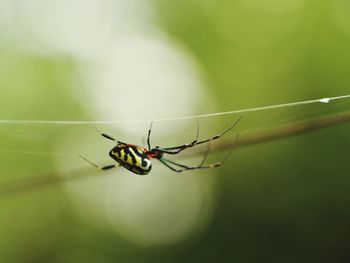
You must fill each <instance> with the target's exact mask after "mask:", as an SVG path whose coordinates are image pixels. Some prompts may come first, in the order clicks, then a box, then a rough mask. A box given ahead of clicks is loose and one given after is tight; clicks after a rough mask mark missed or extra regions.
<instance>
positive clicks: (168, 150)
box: [156, 119, 199, 154]
mask: <svg viewBox="0 0 350 263" xmlns="http://www.w3.org/2000/svg"><path fill="white" fill-rule="evenodd" d="M198 137H199V123H198V119H197V131H196V137H195V139H194V140H193V141H192V142H190V143H186V144H182V145H178V146H172V147H165V148H156V150H157V151H159V152H162V153H168V154H177V153H179V152H181V151H183V150H185V149H186V148H189V147H192V146H194V145H196V143H197V141H198ZM174 150H175V151H174Z"/></svg>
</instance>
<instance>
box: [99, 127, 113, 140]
mask: <svg viewBox="0 0 350 263" xmlns="http://www.w3.org/2000/svg"><path fill="white" fill-rule="evenodd" d="M93 127H94V128H95V130H96V131H97V132H98V133H99V134H101V136H103V137H105V138H106V139H108V140H111V141H116V139H114V138H113V137H112V136H110V135H108V134H106V133H103V132H101V131H100V130H99V129H97V127H96V126H93Z"/></svg>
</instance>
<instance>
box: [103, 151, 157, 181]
mask: <svg viewBox="0 0 350 263" xmlns="http://www.w3.org/2000/svg"><path fill="white" fill-rule="evenodd" d="M109 156H111V157H112V158H113V159H114V160H116V161H117V162H118V163H119V164H120V165H121V166H123V167H125V168H126V169H128V170H129V171H131V172H133V173H135V174H139V175H146V174H148V173H149V172H150V171H151V169H152V163H151V160H150V159H149V158H148V157H147V155H146V153H145V150H144V149H143V148H142V147H140V146H137V145H124V144H118V145H117V146H116V147H114V148H113V149H112V150H111V151H110V152H109Z"/></svg>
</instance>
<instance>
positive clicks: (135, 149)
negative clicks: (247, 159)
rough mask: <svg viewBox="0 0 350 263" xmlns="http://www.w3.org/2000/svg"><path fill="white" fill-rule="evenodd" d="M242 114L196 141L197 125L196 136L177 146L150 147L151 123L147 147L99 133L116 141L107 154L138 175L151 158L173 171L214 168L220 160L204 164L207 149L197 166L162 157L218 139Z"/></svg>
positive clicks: (144, 172) (143, 173) (146, 170)
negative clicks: (218, 130) (217, 130)
mask: <svg viewBox="0 0 350 263" xmlns="http://www.w3.org/2000/svg"><path fill="white" fill-rule="evenodd" d="M241 118H242V116H241V117H239V118H238V120H236V121H235V122H234V123H233V124H232V125H231V126H230V127H229V128H228V129H226V130H225V131H224V132H222V133H220V134H218V135H215V136H213V137H211V138H208V139H205V140H201V141H198V136H199V127H198V125H197V135H196V138H195V139H194V140H193V141H192V142H190V143H187V144H182V145H178V146H172V147H165V148H161V147H159V146H156V147H155V148H151V143H150V137H151V130H152V123H151V126H150V128H149V130H148V136H147V146H148V149H146V148H144V147H142V146H139V145H134V144H128V143H124V142H121V141H117V140H115V139H114V138H113V137H111V136H110V135H108V134H105V133H101V135H102V136H103V137H105V138H107V139H109V140H112V141H116V142H117V146H115V147H114V148H113V149H112V150H111V151H110V152H109V156H110V157H112V158H113V159H114V160H115V161H116V162H117V163H118V164H119V165H120V166H123V167H124V168H126V169H128V170H129V171H131V172H133V173H136V174H139V175H146V174H148V173H149V172H150V171H151V169H152V162H151V159H157V160H159V161H160V162H161V163H162V164H164V165H165V166H166V167H168V168H169V169H171V170H172V171H174V172H182V171H186V170H195V169H205V168H215V167H218V166H220V165H221V164H222V162H219V163H213V164H208V165H204V162H205V160H206V157H207V154H208V151H209V147H208V151H207V153H206V155H205V156H204V158H203V160H202V162H201V163H200V164H199V165H197V166H187V165H183V164H179V163H176V162H174V161H172V160H169V159H166V158H164V157H163V155H165V154H169V155H174V154H178V153H180V152H182V151H183V150H185V149H187V148H190V147H193V146H196V145H199V144H202V143H210V142H211V141H212V140H216V139H219V138H220V137H221V136H222V135H224V134H225V133H227V132H228V131H230V130H231V129H232V128H233V127H234V126H236V125H237V124H238V122H239V121H240V120H241ZM81 157H82V158H83V159H85V160H86V161H88V162H89V163H91V164H92V165H94V166H95V167H97V168H100V169H102V170H108V169H111V168H114V167H115V165H114V164H112V165H106V166H103V167H100V166H98V165H97V164H95V163H93V162H91V161H89V160H87V159H86V158H85V157H83V156H81Z"/></svg>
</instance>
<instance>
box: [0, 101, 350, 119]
mask: <svg viewBox="0 0 350 263" xmlns="http://www.w3.org/2000/svg"><path fill="white" fill-rule="evenodd" d="M348 98H350V95H344V96H338V97H331V98H322V99H315V100H307V101H299V102H291V103H285V104H277V105H271V106H263V107H257V108H248V109H240V110H233V111H225V112H216V113H208V114H202V115H191V116H182V117H172V118H162V119H156V120H130V121H120V120H119V121H118V120H111V121H82V120H80V121H70V120H57V121H53V120H0V124H22V125H26V124H39V125H40V124H52V125H91V124H118V123H144V122H151V121H153V122H161V121H175V120H187V119H196V118H207V117H214V116H223V115H231V114H237V113H244V112H254V111H263V110H271V109H278V108H286V107H295V106H300V105H306V104H315V103H329V102H331V101H335V100H341V99H348Z"/></svg>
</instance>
